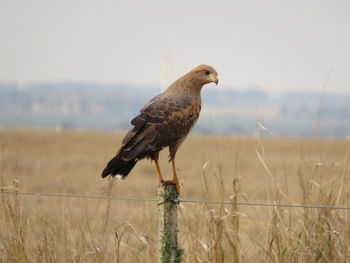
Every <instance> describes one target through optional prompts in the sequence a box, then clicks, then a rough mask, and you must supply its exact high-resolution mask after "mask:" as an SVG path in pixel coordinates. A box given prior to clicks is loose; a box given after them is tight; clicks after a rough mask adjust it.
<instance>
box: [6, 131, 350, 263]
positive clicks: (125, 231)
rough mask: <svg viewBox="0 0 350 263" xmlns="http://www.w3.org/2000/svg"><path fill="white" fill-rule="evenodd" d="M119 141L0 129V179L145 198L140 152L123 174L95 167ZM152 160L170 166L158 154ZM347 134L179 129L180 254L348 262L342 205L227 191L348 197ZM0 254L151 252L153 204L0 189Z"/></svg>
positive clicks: (149, 256)
mask: <svg viewBox="0 0 350 263" xmlns="http://www.w3.org/2000/svg"><path fill="white" fill-rule="evenodd" d="M120 141H121V135H118V134H110V133H109V134H108V133H65V132H64V133H58V134H56V133H54V132H48V131H47V132H43V131H2V132H0V147H1V148H0V154H1V156H0V188H1V189H3V190H10V191H28V192H45V193H70V194H82V195H116V196H124V197H140V198H144V197H147V198H154V197H155V193H156V187H157V178H156V176H155V175H154V169H153V166H152V164H151V163H150V162H148V161H143V162H141V163H140V164H138V166H137V167H136V168H135V169H134V170H133V172H132V173H131V174H130V175H129V177H128V178H127V180H125V181H109V182H108V181H107V180H102V179H101V178H100V172H101V169H103V168H104V165H105V163H106V161H107V160H109V158H110V157H112V155H113V153H114V152H115V151H116V149H117V147H118V145H119V143H120ZM161 157H162V160H161V167H162V171H163V173H164V174H166V175H170V174H171V167H170V165H169V164H168V163H167V162H166V158H167V154H165V153H163V155H162V156H161ZM349 159H350V158H349V142H345V141H337V140H312V139H278V138H274V139H267V138H259V137H258V138H251V137H235V136H229V137H208V136H200V135H195V136H190V137H189V138H188V139H187V140H186V142H185V143H184V145H183V147H182V148H181V149H180V151H179V154H178V158H177V164H178V170H179V177H180V180H181V186H182V189H181V190H182V196H181V198H183V199H201V200H229V199H231V200H232V201H233V204H232V205H204V204H190V203H182V204H180V217H179V223H180V244H181V246H182V247H183V248H184V249H185V255H184V261H185V262H350V256H349V255H350V212H349V210H331V209H302V208H272V207H271V208H266V207H247V206H237V205H235V202H237V201H240V202H244V201H249V202H269V203H273V202H274V203H276V204H281V203H283V204H292V203H301V204H317V205H337V206H348V207H349V206H350V204H349V200H350V196H349V195H350V179H349V176H350V172H349ZM0 211H1V213H0V262H133V263H134V262H136V263H137V262H155V261H156V257H157V253H156V252H157V240H156V238H157V222H156V204H154V203H147V202H135V201H118V200H112V201H107V200H94V199H86V200H85V199H74V198H58V197H28V196H19V195H1V201H0Z"/></svg>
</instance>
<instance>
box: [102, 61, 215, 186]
mask: <svg viewBox="0 0 350 263" xmlns="http://www.w3.org/2000/svg"><path fill="white" fill-rule="evenodd" d="M210 82H215V83H216V84H218V74H217V73H216V71H215V69H214V68H212V67H210V66H208V65H200V66H198V67H196V68H194V69H193V70H191V71H190V72H188V73H187V74H186V75H184V76H182V77H181V78H179V79H178V80H176V81H175V82H174V83H173V84H172V85H170V86H169V87H168V88H167V89H166V90H165V91H164V92H163V93H161V94H159V95H158V96H156V97H154V98H153V99H151V100H150V101H149V102H148V103H147V104H146V105H145V106H144V107H143V108H142V109H141V111H140V114H139V115H138V116H136V117H135V118H134V119H133V120H132V121H131V124H132V125H133V128H132V129H131V130H130V131H129V132H128V133H127V134H126V136H125V137H124V139H123V141H122V146H121V147H120V149H119V150H118V152H117V155H116V156H115V157H114V158H113V159H112V160H110V161H109V163H108V164H107V167H106V168H105V169H104V170H103V172H102V178H104V177H106V176H108V175H111V176H113V177H114V176H119V177H120V178H125V177H126V176H127V175H128V174H129V172H130V171H131V169H132V168H133V167H134V166H135V164H136V163H137V162H138V161H139V160H141V159H144V158H150V159H152V160H153V161H154V162H155V165H156V169H157V176H158V179H159V181H160V183H170V184H175V185H176V189H177V191H178V192H179V190H180V186H179V181H178V178H177V176H176V168H175V155H176V152H177V150H178V149H179V147H180V145H181V143H182V142H183V140H184V139H185V138H186V136H187V134H188V133H189V132H190V130H191V128H192V127H193V125H194V124H195V122H196V121H197V119H198V117H199V113H200V110H201V90H202V87H203V85H205V84H208V83H210ZM165 147H169V152H170V156H169V157H170V160H169V161H171V163H172V168H173V179H172V180H171V181H166V182H164V180H163V177H162V174H161V172H160V168H159V164H158V156H159V152H160V151H161V150H162V149H164V148H165Z"/></svg>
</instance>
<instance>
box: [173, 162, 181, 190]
mask: <svg viewBox="0 0 350 263" xmlns="http://www.w3.org/2000/svg"><path fill="white" fill-rule="evenodd" d="M171 165H172V167H173V180H171V183H173V184H175V185H176V192H177V193H178V194H179V193H180V184H179V180H178V179H177V174H176V167H175V158H173V159H171Z"/></svg>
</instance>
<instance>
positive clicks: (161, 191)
mask: <svg viewBox="0 0 350 263" xmlns="http://www.w3.org/2000/svg"><path fill="white" fill-rule="evenodd" d="M157 199H158V250H159V254H158V262H159V263H180V262H181V257H182V254H183V250H182V249H181V248H179V247H178V241H177V232H178V229H177V206H178V201H177V200H178V193H177V192H176V186H175V185H172V184H161V185H159V186H158V194H157Z"/></svg>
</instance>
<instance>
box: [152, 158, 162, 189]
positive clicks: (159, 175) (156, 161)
mask: <svg viewBox="0 0 350 263" xmlns="http://www.w3.org/2000/svg"><path fill="white" fill-rule="evenodd" d="M154 163H155V164H156V169H157V176H158V179H159V183H161V184H162V183H164V179H163V177H162V173H161V172H160V167H159V163H158V159H156V160H154Z"/></svg>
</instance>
